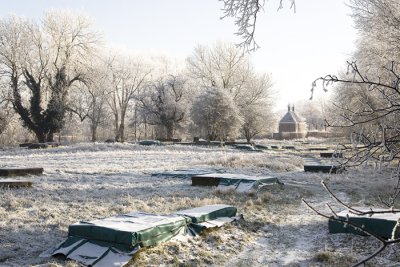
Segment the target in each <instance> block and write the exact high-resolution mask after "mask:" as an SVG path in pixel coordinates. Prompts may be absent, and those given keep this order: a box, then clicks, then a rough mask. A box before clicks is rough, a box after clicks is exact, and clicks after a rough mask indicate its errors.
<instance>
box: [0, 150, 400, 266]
mask: <svg viewBox="0 0 400 267" xmlns="http://www.w3.org/2000/svg"><path fill="white" fill-rule="evenodd" d="M313 153H314V154H313ZM304 155H314V156H316V155H318V153H317V152H299V151H293V150H280V151H273V150H267V151H264V152H263V153H251V152H246V151H240V150H234V149H230V148H226V147H225V148H207V147H190V146H180V145H171V146H160V147H145V146H139V145H135V144H104V143H95V144H89V143H85V144H75V145H70V146H62V147H58V148H51V149H45V150H25V149H20V148H3V149H2V150H0V167H2V168H11V167H43V168H44V175H41V176H28V177H24V179H25V178H27V179H30V180H32V181H33V182H34V184H33V187H32V188H27V189H0V266H69V267H72V266H79V265H78V264H77V263H75V262H71V261H64V260H63V259H59V258H39V257H38V256H39V254H40V253H42V252H43V251H45V250H47V249H48V248H50V247H52V246H54V245H56V244H58V243H59V242H61V241H62V240H64V239H65V237H66V236H67V230H68V225H70V224H72V223H74V222H77V221H80V220H92V219H95V218H102V217H108V216H111V215H115V214H120V213H128V212H132V211H146V212H156V213H170V212H174V211H177V210H180V209H186V208H190V207H197V206H201V205H206V204H216V203H225V204H230V205H234V206H236V207H237V208H238V213H240V214H242V215H243V220H239V221H237V222H234V223H232V224H229V225H227V226H224V227H222V228H218V229H212V230H208V231H207V232H206V233H205V234H202V235H200V236H197V237H195V238H190V239H188V240H187V241H178V240H172V241H169V242H166V243H163V244H161V245H157V246H155V247H151V248H146V249H142V250H141V251H140V252H139V253H138V254H137V255H135V257H134V259H133V260H132V261H131V263H130V266H348V265H351V263H355V262H356V261H357V260H359V259H361V258H362V257H364V256H366V255H368V254H369V253H371V252H373V251H374V250H375V249H376V248H377V247H378V246H379V243H377V242H375V241H373V239H372V238H369V237H360V236H355V235H347V234H336V235H330V234H329V233H328V227H327V220H326V219H324V218H321V217H319V216H317V215H315V214H314V213H313V212H312V211H310V210H309V209H308V208H307V207H306V206H305V205H304V204H302V202H301V198H302V197H303V198H305V199H306V200H308V201H309V202H310V203H311V204H313V205H314V206H315V207H316V208H319V209H320V210H322V211H325V212H327V213H328V212H329V210H328V209H327V207H326V205H325V204H326V203H328V202H330V203H333V207H334V208H336V209H337V211H339V210H341V208H340V207H338V206H337V205H335V204H334V202H333V201H332V200H331V198H330V196H329V195H328V194H327V193H326V192H325V191H324V189H323V188H322V186H321V185H320V181H321V180H322V179H327V180H329V184H330V186H331V188H332V189H333V190H334V191H335V192H339V193H338V196H340V197H341V198H342V199H343V200H345V201H346V202H348V203H350V204H352V205H357V206H365V205H367V206H368V205H373V204H374V203H378V200H377V199H378V195H379V194H384V193H385V192H389V191H390V190H391V189H392V188H393V186H394V184H395V182H396V181H395V180H392V178H390V174H389V173H388V171H387V170H379V169H372V168H369V169H357V170H352V169H350V170H348V171H347V172H345V173H343V174H336V175H329V174H320V173H304V171H303V156H304ZM188 168H209V169H218V170H223V171H225V172H230V173H232V172H236V173H241V174H247V175H273V176H276V177H277V178H279V180H280V181H282V182H284V183H285V185H284V186H283V187H282V186H279V185H271V186H267V187H264V188H262V189H261V190H260V191H259V192H257V193H251V194H244V193H237V192H234V191H227V192H221V191H218V190H216V189H215V188H210V187H193V186H191V181H190V179H182V178H170V177H163V176H151V174H152V173H155V172H163V171H171V170H176V169H188ZM399 260H400V251H399V247H398V246H393V247H390V248H389V249H387V250H386V251H385V252H384V253H382V254H381V255H380V256H378V257H377V258H376V259H374V260H373V261H372V262H371V263H370V265H368V266H398V264H399V263H398V262H399Z"/></svg>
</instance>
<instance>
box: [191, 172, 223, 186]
mask: <svg viewBox="0 0 400 267" xmlns="http://www.w3.org/2000/svg"><path fill="white" fill-rule="evenodd" d="M220 180H221V178H220V177H214V176H213V175H212V174H210V175H209V176H206V177H205V176H204V175H195V176H192V186H218V185H219V181H220Z"/></svg>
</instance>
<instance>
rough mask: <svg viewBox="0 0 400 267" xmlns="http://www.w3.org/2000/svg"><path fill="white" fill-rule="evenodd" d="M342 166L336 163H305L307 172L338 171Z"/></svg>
mask: <svg viewBox="0 0 400 267" xmlns="http://www.w3.org/2000/svg"><path fill="white" fill-rule="evenodd" d="M339 170H340V168H339V167H338V166H336V165H325V164H305V165H304V171H305V172H323V173H338V172H339Z"/></svg>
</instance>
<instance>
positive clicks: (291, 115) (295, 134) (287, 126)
mask: <svg viewBox="0 0 400 267" xmlns="http://www.w3.org/2000/svg"><path fill="white" fill-rule="evenodd" d="M306 135H307V125H306V122H305V120H304V119H303V118H301V117H300V116H299V115H297V114H296V113H295V112H294V106H292V108H290V105H289V106H288V111H287V113H286V114H285V116H283V118H282V119H281V120H280V121H279V133H275V134H274V138H276V139H297V138H305V137H306Z"/></svg>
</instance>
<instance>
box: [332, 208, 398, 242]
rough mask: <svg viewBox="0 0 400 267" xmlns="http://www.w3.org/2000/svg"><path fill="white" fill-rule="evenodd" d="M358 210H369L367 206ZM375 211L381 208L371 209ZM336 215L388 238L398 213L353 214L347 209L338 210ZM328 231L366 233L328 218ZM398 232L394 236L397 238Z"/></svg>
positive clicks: (333, 232)
mask: <svg viewBox="0 0 400 267" xmlns="http://www.w3.org/2000/svg"><path fill="white" fill-rule="evenodd" d="M356 209H357V210H360V211H369V210H370V209H369V208H365V207H364V208H356ZM373 210H375V211H382V210H383V209H378V208H377V209H373ZM337 215H338V217H339V218H340V219H341V220H347V218H348V220H349V222H351V223H354V224H356V225H358V226H360V227H362V226H364V229H365V230H368V231H369V232H372V233H374V234H376V235H378V236H380V237H383V238H385V239H389V238H391V236H392V231H393V228H394V226H395V225H396V223H397V220H398V219H399V218H400V213H384V214H373V215H371V216H370V215H362V216H359V215H355V214H353V213H350V212H349V211H348V210H344V211H341V212H339V213H338V214H337ZM328 228H329V233H331V234H335V233H351V234H358V235H366V234H365V233H364V232H363V231H361V230H359V229H356V228H354V227H352V226H350V225H346V224H344V223H342V222H338V221H335V220H333V219H330V220H329V222H328ZM399 237H400V234H398V235H397V236H396V237H395V238H399Z"/></svg>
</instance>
